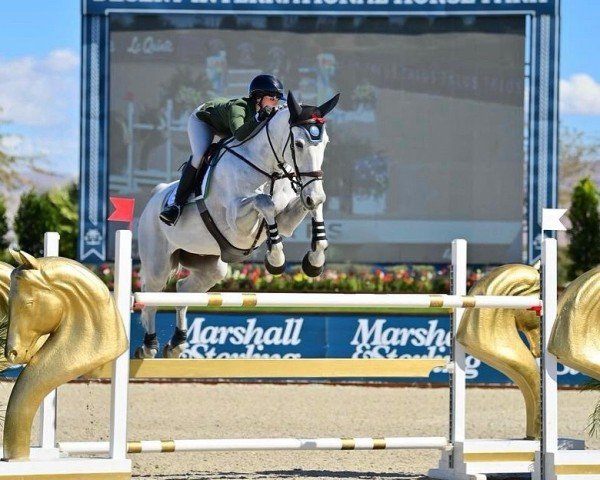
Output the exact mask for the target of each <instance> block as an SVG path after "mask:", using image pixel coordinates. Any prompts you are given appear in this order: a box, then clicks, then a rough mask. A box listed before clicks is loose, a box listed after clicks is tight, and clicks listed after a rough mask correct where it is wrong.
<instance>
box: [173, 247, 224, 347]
mask: <svg viewBox="0 0 600 480" xmlns="http://www.w3.org/2000/svg"><path fill="white" fill-rule="evenodd" d="M179 261H180V263H181V265H183V266H184V267H185V268H187V269H189V270H190V274H189V275H188V276H187V277H186V278H183V279H181V280H179V281H178V282H177V286H176V288H177V291H178V292H206V291H208V290H209V289H210V288H212V287H213V286H214V285H215V284H216V283H217V282H220V281H221V280H223V278H225V275H227V264H226V263H224V262H223V261H221V258H220V257H217V256H214V255H206V256H200V255H192V254H189V253H187V252H182V253H181V255H180V258H179ZM186 340H187V307H178V308H177V326H176V327H175V331H174V332H173V336H172V337H171V339H170V340H169V343H167V345H165V347H164V349H163V357H165V358H179V356H180V355H181V354H182V353H183V352H184V350H185V343H186Z"/></svg>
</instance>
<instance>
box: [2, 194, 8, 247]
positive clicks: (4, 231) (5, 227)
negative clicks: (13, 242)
mask: <svg viewBox="0 0 600 480" xmlns="http://www.w3.org/2000/svg"><path fill="white" fill-rule="evenodd" d="M7 233H8V219H7V218H6V200H5V199H4V196H3V195H0V250H6V249H7V248H8V241H7V240H6V239H5V237H6V234H7Z"/></svg>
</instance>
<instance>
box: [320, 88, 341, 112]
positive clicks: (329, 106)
mask: <svg viewBox="0 0 600 480" xmlns="http://www.w3.org/2000/svg"><path fill="white" fill-rule="evenodd" d="M339 99H340V94H339V93H338V94H337V95H336V96H335V97H333V98H330V99H329V100H327V101H326V102H325V103H324V104H323V105H321V106H320V107H317V108H318V109H319V112H321V116H322V117H324V116H325V115H327V114H328V113H329V112H331V111H332V110H333V109H334V108H335V106H336V105H337V103H338V100H339Z"/></svg>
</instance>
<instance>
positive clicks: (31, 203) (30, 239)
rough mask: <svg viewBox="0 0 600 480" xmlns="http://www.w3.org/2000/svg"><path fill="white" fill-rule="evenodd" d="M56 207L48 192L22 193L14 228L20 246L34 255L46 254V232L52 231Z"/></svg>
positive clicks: (32, 191)
mask: <svg viewBox="0 0 600 480" xmlns="http://www.w3.org/2000/svg"><path fill="white" fill-rule="evenodd" d="M54 215H55V209H54V207H53V205H52V204H51V203H50V201H49V200H48V194H37V193H36V192H35V191H34V190H30V191H28V192H26V193H24V194H23V195H21V201H20V203H19V208H18V210H17V213H16V215H15V220H14V230H15V233H16V234H17V238H18V241H19V247H20V248H21V249H22V250H25V251H26V252H28V253H30V254H32V255H34V256H41V255H43V254H44V233H46V232H48V231H52V224H53V219H54Z"/></svg>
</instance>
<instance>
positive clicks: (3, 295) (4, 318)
mask: <svg viewBox="0 0 600 480" xmlns="http://www.w3.org/2000/svg"><path fill="white" fill-rule="evenodd" d="M12 271H13V267H12V266H11V265H9V264H8V263H4V262H0V372H2V371H3V370H6V368H8V365H9V363H8V361H7V360H6V357H5V356H4V355H5V353H4V346H5V345H6V334H7V331H8V292H9V290H10V274H11V272H12Z"/></svg>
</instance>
